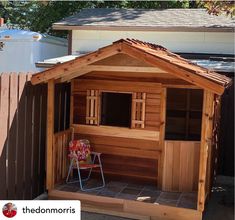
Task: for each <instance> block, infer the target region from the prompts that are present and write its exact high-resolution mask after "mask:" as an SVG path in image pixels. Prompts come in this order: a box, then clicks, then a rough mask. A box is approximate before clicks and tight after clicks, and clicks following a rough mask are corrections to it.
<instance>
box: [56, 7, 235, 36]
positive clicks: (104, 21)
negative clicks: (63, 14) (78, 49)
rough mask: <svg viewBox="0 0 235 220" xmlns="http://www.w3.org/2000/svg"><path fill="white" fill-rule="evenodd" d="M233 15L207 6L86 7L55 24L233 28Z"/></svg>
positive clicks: (155, 27)
mask: <svg viewBox="0 0 235 220" xmlns="http://www.w3.org/2000/svg"><path fill="white" fill-rule="evenodd" d="M234 27H235V21H234V19H232V18H230V17H227V16H225V15H219V16H215V15H209V14H208V13H207V12H206V10H205V9H165V10H156V9H113V8H93V9H83V10H81V11H80V12H79V13H77V14H75V15H73V16H70V17H67V18H65V19H63V20H61V21H59V22H56V23H54V24H53V28H54V29H73V28H75V29H76V28H78V29H117V28H122V29H125V28H126V29H127V28H128V30H130V29H129V28H132V29H136V30H138V29H145V30H156V29H172V28H173V29H176V28H177V29H178V30H180V29H194V30H195V29H204V30H215V29H218V30H219V29H223V30H227V31H233V29H234Z"/></svg>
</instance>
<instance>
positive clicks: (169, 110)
mask: <svg viewBox="0 0 235 220" xmlns="http://www.w3.org/2000/svg"><path fill="white" fill-rule="evenodd" d="M202 104H203V91H202V90H198V89H173V88H172V89H167V102H166V134H165V139H167V140H200V138H201V120H202Z"/></svg>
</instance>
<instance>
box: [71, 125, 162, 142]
mask: <svg viewBox="0 0 235 220" xmlns="http://www.w3.org/2000/svg"><path fill="white" fill-rule="evenodd" d="M72 127H73V128H74V132H75V133H80V134H89V135H100V136H110V137H120V138H133V139H140V140H149V141H159V132H158V131H148V130H140V129H131V128H123V127H112V126H96V125H80V124H73V125H72Z"/></svg>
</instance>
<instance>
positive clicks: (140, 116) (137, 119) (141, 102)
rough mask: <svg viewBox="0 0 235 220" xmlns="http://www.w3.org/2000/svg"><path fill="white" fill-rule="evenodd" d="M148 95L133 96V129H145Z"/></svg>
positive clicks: (139, 93)
mask: <svg viewBox="0 0 235 220" xmlns="http://www.w3.org/2000/svg"><path fill="white" fill-rule="evenodd" d="M145 99H146V93H142V92H135V93H133V95H132V120H131V127H132V128H144V124H145Z"/></svg>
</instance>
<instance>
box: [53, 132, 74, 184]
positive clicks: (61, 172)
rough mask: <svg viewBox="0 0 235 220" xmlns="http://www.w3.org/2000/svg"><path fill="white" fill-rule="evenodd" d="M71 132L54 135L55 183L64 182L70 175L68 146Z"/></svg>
mask: <svg viewBox="0 0 235 220" xmlns="http://www.w3.org/2000/svg"><path fill="white" fill-rule="evenodd" d="M71 134H72V133H71V130H70V129H68V130H65V131H61V132H57V133H55V134H54V135H53V177H54V179H53V182H54V184H57V183H60V182H61V181H63V180H64V179H65V178H66V176H67V173H68V167H69V159H68V146H69V142H70V141H71V138H72V137H71Z"/></svg>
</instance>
